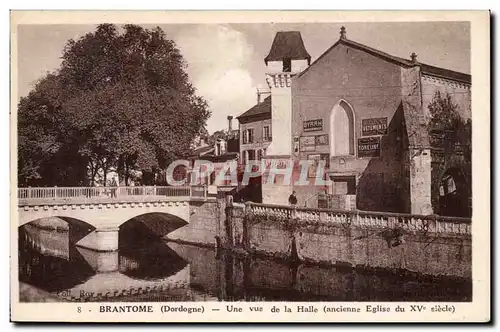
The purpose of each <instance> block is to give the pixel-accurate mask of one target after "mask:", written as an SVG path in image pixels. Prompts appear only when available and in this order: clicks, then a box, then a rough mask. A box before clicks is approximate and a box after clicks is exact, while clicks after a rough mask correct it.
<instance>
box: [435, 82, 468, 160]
mask: <svg viewBox="0 0 500 332" xmlns="http://www.w3.org/2000/svg"><path fill="white" fill-rule="evenodd" d="M428 108H429V112H430V115H431V118H430V121H429V131H430V133H431V134H436V133H439V134H441V137H442V141H441V142H442V144H445V145H446V146H445V149H446V150H447V151H446V152H447V153H452V152H453V149H455V148H456V147H458V148H460V149H462V150H463V152H464V158H465V160H466V161H467V162H469V163H470V161H471V143H472V142H471V140H472V121H471V119H467V120H464V119H463V118H462V116H460V113H459V111H458V105H457V104H455V103H454V102H453V99H452V97H451V95H450V94H448V93H446V94H442V93H441V92H440V91H436V93H435V94H434V97H433V99H432V101H431V103H430V104H429V106H428Z"/></svg>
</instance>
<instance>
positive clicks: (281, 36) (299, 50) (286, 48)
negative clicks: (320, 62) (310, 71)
mask: <svg viewBox="0 0 500 332" xmlns="http://www.w3.org/2000/svg"><path fill="white" fill-rule="evenodd" d="M283 59H291V60H307V62H308V63H310V62H311V56H310V55H309V53H307V50H306V48H305V46H304V41H303V40H302V36H301V34H300V31H279V32H277V33H276V36H274V41H273V45H272V46H271V50H270V51H269V54H268V56H266V58H265V59H264V61H265V63H266V65H267V63H268V62H269V61H282V60H283Z"/></svg>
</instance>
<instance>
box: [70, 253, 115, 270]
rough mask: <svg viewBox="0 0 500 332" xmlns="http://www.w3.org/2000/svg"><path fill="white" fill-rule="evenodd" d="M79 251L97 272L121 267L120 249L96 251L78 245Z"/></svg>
mask: <svg viewBox="0 0 500 332" xmlns="http://www.w3.org/2000/svg"><path fill="white" fill-rule="evenodd" d="M77 250H78V252H79V253H80V254H81V255H82V257H83V258H84V259H85V260H86V261H87V263H88V264H89V265H90V266H91V267H92V269H93V270H94V271H96V272H115V271H118V270H119V268H120V261H119V255H118V251H117V250H115V251H95V250H91V249H86V248H83V247H77Z"/></svg>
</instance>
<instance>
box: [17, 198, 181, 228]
mask: <svg viewBox="0 0 500 332" xmlns="http://www.w3.org/2000/svg"><path fill="white" fill-rule="evenodd" d="M149 213H160V214H161V213H163V214H168V215H172V216H174V217H176V218H179V219H182V220H183V221H185V222H186V223H189V219H190V218H189V217H190V203H189V201H188V200H186V201H175V202H151V203H150V202H144V203H143V202H128V203H107V204H73V205H61V204H57V205H56V204H52V205H26V206H20V207H18V221H19V226H22V225H25V224H27V223H29V222H31V221H33V220H37V219H41V218H50V217H60V218H72V219H77V220H81V221H84V222H85V223H87V224H89V225H91V226H92V227H94V228H96V229H99V228H117V227H120V226H121V225H122V224H124V223H125V222H127V221H129V220H131V219H133V218H136V217H138V216H140V215H145V214H149Z"/></svg>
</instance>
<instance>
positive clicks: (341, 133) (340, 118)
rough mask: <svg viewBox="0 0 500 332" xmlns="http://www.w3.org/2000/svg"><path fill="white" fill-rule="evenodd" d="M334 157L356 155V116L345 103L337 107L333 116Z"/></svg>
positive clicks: (342, 102)
mask: <svg viewBox="0 0 500 332" xmlns="http://www.w3.org/2000/svg"><path fill="white" fill-rule="evenodd" d="M330 123H331V127H330V128H331V129H330V133H331V137H332V140H331V143H330V144H331V152H332V156H347V155H354V114H353V111H352V109H351V107H350V106H349V105H348V104H347V103H346V102H344V101H341V102H340V103H339V104H338V105H336V106H335V107H334V108H333V110H332V114H331V121H330Z"/></svg>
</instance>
